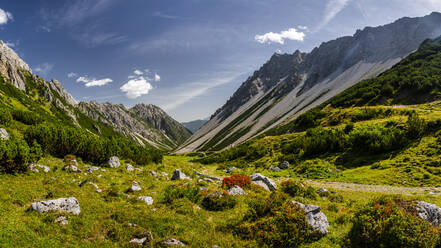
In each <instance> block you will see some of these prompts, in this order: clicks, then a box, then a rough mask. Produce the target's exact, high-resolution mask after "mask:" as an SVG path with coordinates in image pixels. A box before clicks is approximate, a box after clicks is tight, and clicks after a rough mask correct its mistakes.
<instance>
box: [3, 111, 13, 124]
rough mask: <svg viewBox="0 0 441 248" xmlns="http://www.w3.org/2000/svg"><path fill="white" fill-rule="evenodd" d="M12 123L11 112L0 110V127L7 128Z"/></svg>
mask: <svg viewBox="0 0 441 248" xmlns="http://www.w3.org/2000/svg"><path fill="white" fill-rule="evenodd" d="M11 121H12V115H11V112H10V111H9V110H7V109H4V108H2V109H0V125H2V126H9V125H10V124H11Z"/></svg>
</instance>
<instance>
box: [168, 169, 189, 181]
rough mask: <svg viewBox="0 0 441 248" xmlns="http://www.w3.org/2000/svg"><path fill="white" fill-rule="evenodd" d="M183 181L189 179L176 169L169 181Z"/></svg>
mask: <svg viewBox="0 0 441 248" xmlns="http://www.w3.org/2000/svg"><path fill="white" fill-rule="evenodd" d="M184 179H191V178H190V177H188V176H187V175H185V174H184V172H182V171H181V170H180V169H177V170H175V171H174V172H173V176H172V178H171V180H184Z"/></svg>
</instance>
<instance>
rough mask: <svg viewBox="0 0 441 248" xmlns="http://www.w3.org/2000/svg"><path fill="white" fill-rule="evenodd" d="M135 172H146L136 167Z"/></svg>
mask: <svg viewBox="0 0 441 248" xmlns="http://www.w3.org/2000/svg"><path fill="white" fill-rule="evenodd" d="M135 170H137V171H139V172H144V171H143V170H141V169H140V168H136V167H135Z"/></svg>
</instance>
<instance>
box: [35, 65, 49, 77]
mask: <svg viewBox="0 0 441 248" xmlns="http://www.w3.org/2000/svg"><path fill="white" fill-rule="evenodd" d="M52 69H54V65H53V64H50V63H47V62H46V63H43V64H40V65H38V66H37V67H35V69H34V71H35V72H36V73H38V74H41V75H42V76H47V74H48V73H49V72H51V71H52Z"/></svg>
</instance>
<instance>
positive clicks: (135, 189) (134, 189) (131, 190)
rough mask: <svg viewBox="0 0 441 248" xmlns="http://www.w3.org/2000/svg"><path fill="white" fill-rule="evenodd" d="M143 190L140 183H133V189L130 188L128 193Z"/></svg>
mask: <svg viewBox="0 0 441 248" xmlns="http://www.w3.org/2000/svg"><path fill="white" fill-rule="evenodd" d="M141 190H142V188H141V186H139V183H138V182H133V185H132V187H130V188H129V189H128V190H127V191H128V192H135V191H141Z"/></svg>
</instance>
